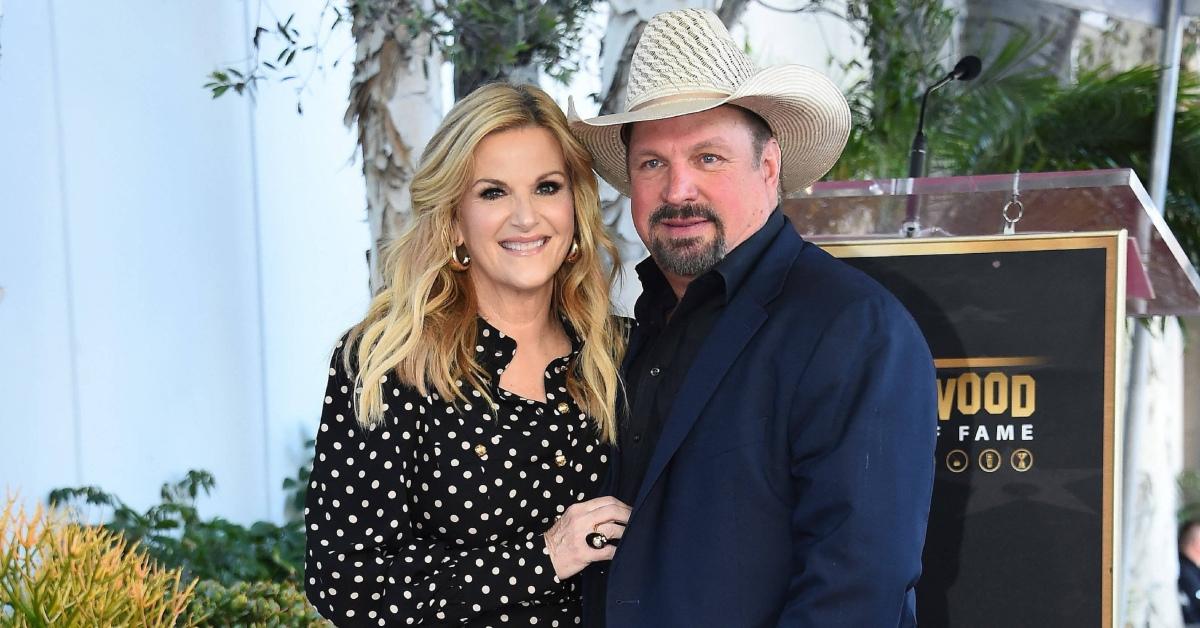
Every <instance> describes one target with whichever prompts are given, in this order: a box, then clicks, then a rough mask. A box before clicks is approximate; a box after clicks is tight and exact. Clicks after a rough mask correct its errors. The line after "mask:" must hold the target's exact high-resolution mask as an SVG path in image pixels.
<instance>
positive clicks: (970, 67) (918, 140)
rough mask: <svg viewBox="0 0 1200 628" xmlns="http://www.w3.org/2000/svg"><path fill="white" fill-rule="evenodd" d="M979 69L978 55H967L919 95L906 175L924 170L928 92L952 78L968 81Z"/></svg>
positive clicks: (919, 174)
mask: <svg viewBox="0 0 1200 628" xmlns="http://www.w3.org/2000/svg"><path fill="white" fill-rule="evenodd" d="M981 69H983V62H982V61H980V60H979V57H976V56H975V55H968V56H966V57H963V58H962V59H961V60H959V62H958V63H957V64H955V66H954V69H953V70H950V73H949V74H947V75H946V76H943V77H942V78H941V80H939V81H938V82H936V83H934V84H933V85H930V86H929V87H928V88H926V89H925V94H924V95H922V96H921V115H920V117H919V118H917V134H916V136H915V137H913V143H912V152H910V153H909V157H908V176H910V177H919V176H921V175H922V174H924V171H925V104H926V103H927V102H928V101H929V94H931V93H933V91H934V90H936V89H940V88H941V87H942V86H943V85H945V84H946V83H949V82H950V81H953V80H959V81H969V80H971V79H973V78H975V77H977V76H979V71H980V70H981Z"/></svg>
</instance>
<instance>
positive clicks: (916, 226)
mask: <svg viewBox="0 0 1200 628" xmlns="http://www.w3.org/2000/svg"><path fill="white" fill-rule="evenodd" d="M955 75H956V72H951V73H950V74H947V75H946V76H944V77H942V79H941V80H940V81H938V82H936V83H934V84H933V85H930V86H929V87H928V88H926V89H925V93H924V94H923V95H922V96H921V115H920V117H918V118H917V134H916V135H915V136H913V141H912V149H911V150H910V151H909V153H908V183H907V187H908V190H907V191H908V199H907V200H906V201H905V207H904V223H903V225H902V227H901V228H902V232H903V233H904V237H906V238H911V237H914V236H916V235H917V233H918V232H920V231H921V221H920V220H919V219H918V218H917V213H918V209H919V206H920V203H921V199H920V198H919V197H918V196H917V195H915V194H913V193H912V180H913V179H916V178H918V177H920V176H922V175H923V174H924V173H925V154H926V150H925V105H926V104H927V103H928V102H929V94H930V93H932V92H933V91H934V90H936V89H938V88H940V87H942V86H943V85H945V84H946V83H949V82H950V81H953V80H954V78H955Z"/></svg>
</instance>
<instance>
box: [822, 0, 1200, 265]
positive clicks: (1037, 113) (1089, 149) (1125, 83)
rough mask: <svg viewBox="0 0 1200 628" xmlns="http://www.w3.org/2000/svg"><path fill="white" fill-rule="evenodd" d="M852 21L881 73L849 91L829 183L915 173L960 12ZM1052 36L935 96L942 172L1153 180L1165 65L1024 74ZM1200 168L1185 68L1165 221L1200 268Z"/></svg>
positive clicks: (927, 7)
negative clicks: (846, 119)
mask: <svg viewBox="0 0 1200 628" xmlns="http://www.w3.org/2000/svg"><path fill="white" fill-rule="evenodd" d="M813 4H817V5H820V4H821V3H820V2H815V3H813ZM843 18H844V19H845V20H846V21H847V22H848V23H849V24H850V25H851V26H852V27H854V28H855V29H856V30H857V31H859V32H860V33H861V34H862V35H863V38H864V43H865V45H866V46H867V49H868V53H869V57H870V61H871V78H870V79H864V80H863V81H860V82H859V83H858V84H856V85H854V86H853V87H851V89H850V90H849V93H848V100H849V101H850V107H851V113H852V115H853V117H854V129H853V130H852V132H851V136H850V139H849V141H848V143H847V146H846V151H845V153H844V154H843V156H842V159H841V160H840V161H839V162H838V164H837V166H835V167H834V169H833V171H831V172H830V174H829V175H828V176H827V178H829V179H840V180H849V179H883V178H894V177H903V176H907V165H908V152H909V149H910V146H911V141H912V137H913V134H914V133H915V131H916V121H917V115H918V111H919V109H920V96H921V93H922V92H923V90H924V88H925V86H926V85H928V84H929V83H930V82H931V81H933V80H936V78H938V77H940V76H944V75H945V73H946V72H947V71H948V70H949V68H948V67H945V66H943V65H941V64H940V63H939V62H938V59H939V55H940V54H941V51H942V50H943V48H945V46H946V44H947V43H948V41H949V37H950V35H951V29H950V25H951V24H952V23H953V20H954V19H955V13H954V12H953V11H952V10H949V9H945V8H943V7H942V3H941V2H940V0H884V1H880V2H874V1H872V2H865V1H862V0H855V1H852V2H850V3H848V5H847V11H846V13H845V15H844V16H843ZM1045 41H1046V40H1034V39H1032V38H1031V37H1030V36H1028V35H1027V34H1021V35H1018V36H1016V37H1013V38H1012V39H1010V40H1008V41H1004V42H996V45H998V46H999V51H998V52H997V54H995V55H989V54H987V52H989V51H987V50H970V51H965V52H971V53H975V54H979V55H980V56H983V57H985V58H990V59H991V61H990V62H989V64H988V66H987V67H985V68H984V72H983V74H981V75H980V76H979V77H978V78H977V79H975V80H974V81H972V82H971V83H969V84H960V83H956V84H954V85H953V86H952V87H951V86H948V87H947V88H944V89H953V90H954V93H951V94H948V93H941V94H939V95H938V96H939V97H934V98H931V99H930V103H929V109H928V112H927V116H926V127H925V128H926V135H927V136H928V144H929V147H930V153H929V158H928V159H929V163H930V166H931V167H930V170H931V174H937V175H966V174H987V173H1011V172H1014V171H1016V170H1020V171H1022V172H1047V171H1068V170H1088V169H1095V168H1132V169H1133V170H1134V171H1135V172H1136V173H1137V175H1138V177H1139V178H1140V179H1141V180H1142V181H1143V182H1146V183H1148V182H1149V180H1150V165H1151V161H1152V151H1153V145H1152V143H1153V138H1154V132H1153V130H1154V123H1155V114H1156V111H1157V106H1158V103H1157V97H1158V78H1159V75H1160V72H1159V70H1158V69H1156V68H1151V67H1138V68H1134V69H1131V70H1128V71H1125V72H1112V71H1111V70H1110V69H1108V68H1100V69H1097V70H1092V71H1084V72H1081V73H1080V74H1079V76H1078V78H1077V79H1076V80H1075V81H1074V82H1073V83H1071V84H1068V85H1065V86H1064V85H1060V84H1059V82H1058V80H1057V79H1056V78H1055V77H1053V76H1051V75H1050V74H1049V73H1048V72H1043V73H1039V72H1036V71H1028V70H1023V71H1021V72H1015V71H1013V69H1014V68H1016V67H1018V66H1021V65H1022V64H1023V63H1024V62H1025V61H1026V60H1027V59H1028V58H1030V57H1031V56H1032V55H1033V54H1034V53H1035V52H1037V51H1038V49H1039V48H1040V47H1041V46H1042V45H1044V44H1045ZM981 45H983V46H984V47H985V48H986V47H987V46H988V44H986V43H983V44H981ZM846 69H847V70H853V69H854V68H852V67H848V68H846ZM1197 172H1200V77H1197V76H1196V75H1194V74H1191V73H1186V72H1185V73H1183V74H1182V75H1181V77H1180V85H1179V94H1178V109H1177V111H1176V119H1175V134H1174V141H1173V144H1172V152H1171V172H1170V177H1169V180H1168V199H1167V204H1166V208H1165V215H1166V219H1167V223H1168V224H1169V225H1170V226H1171V229H1172V231H1173V232H1174V233H1175V236H1176V238H1178V239H1179V242H1180V244H1181V245H1182V246H1183V248H1184V250H1185V251H1187V253H1188V255H1189V257H1190V258H1191V260H1192V263H1193V264H1197V265H1200V177H1196V176H1195V173H1197Z"/></svg>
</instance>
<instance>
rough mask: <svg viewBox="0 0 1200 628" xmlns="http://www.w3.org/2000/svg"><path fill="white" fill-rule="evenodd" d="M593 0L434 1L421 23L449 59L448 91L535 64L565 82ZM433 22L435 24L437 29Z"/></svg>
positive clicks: (458, 92) (464, 90) (462, 91)
mask: <svg viewBox="0 0 1200 628" xmlns="http://www.w3.org/2000/svg"><path fill="white" fill-rule="evenodd" d="M593 4H594V2H593V0H456V1H455V2H435V3H434V7H435V10H434V12H433V13H431V14H429V16H428V18H429V19H428V21H427V28H428V30H429V31H430V32H432V33H433V34H434V36H435V37H436V38H437V40H438V42H439V43H440V44H441V48H442V52H443V54H444V55H445V56H446V59H447V60H449V61H451V62H452V63H454V73H455V81H454V94H455V97H456V98H461V97H463V96H465V95H467V94H468V93H470V92H471V91H472V90H473V89H475V88H476V87H478V86H479V85H482V84H483V83H486V82H488V81H493V80H497V79H503V78H505V76H506V75H507V73H508V71H510V70H511V69H513V68H516V67H519V66H535V67H539V68H542V69H543V70H545V72H546V74H547V75H549V76H550V77H552V78H554V79H556V80H559V81H562V82H566V81H568V80H570V77H571V75H572V74H573V73H574V72H575V71H576V70H577V69H578V62H577V60H576V58H575V54H576V53H577V51H578V49H579V42H580V38H581V31H582V27H583V23H584V20H585V19H586V18H587V15H588V14H589V13H590V12H591V10H592V5H593ZM439 26H441V27H440V28H439Z"/></svg>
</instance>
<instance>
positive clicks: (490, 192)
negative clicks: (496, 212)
mask: <svg viewBox="0 0 1200 628" xmlns="http://www.w3.org/2000/svg"><path fill="white" fill-rule="evenodd" d="M501 196H504V190H501V189H500V188H494V187H493V188H487V189H485V190H483V191H482V192H480V193H479V198H482V199H486V200H489V201H494V200H496V199H498V198H500V197H501Z"/></svg>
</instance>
